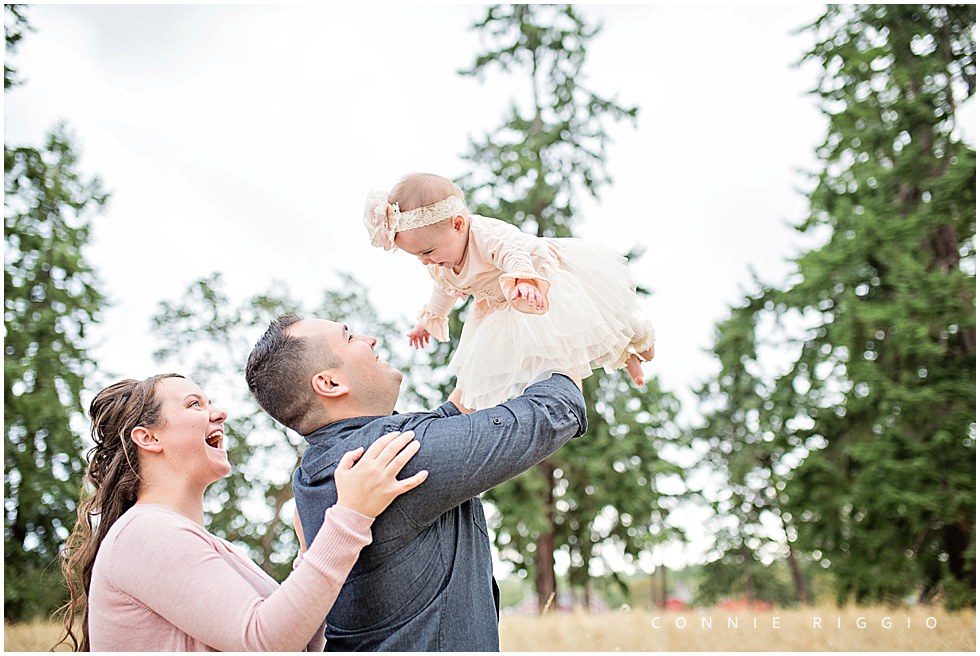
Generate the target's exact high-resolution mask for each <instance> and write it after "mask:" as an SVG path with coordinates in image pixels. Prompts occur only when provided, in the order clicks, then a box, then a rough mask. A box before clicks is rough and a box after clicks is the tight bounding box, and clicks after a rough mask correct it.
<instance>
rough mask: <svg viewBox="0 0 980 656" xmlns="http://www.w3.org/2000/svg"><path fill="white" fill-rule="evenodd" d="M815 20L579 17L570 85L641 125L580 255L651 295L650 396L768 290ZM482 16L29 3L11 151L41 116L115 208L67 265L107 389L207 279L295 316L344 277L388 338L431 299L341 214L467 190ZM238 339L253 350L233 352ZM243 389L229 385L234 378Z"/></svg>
mask: <svg viewBox="0 0 980 656" xmlns="http://www.w3.org/2000/svg"><path fill="white" fill-rule="evenodd" d="M822 7H823V5H818V4H809V5H792V6H786V5H767V6H761V5H745V4H739V5H700V6H679V5H675V6H672V5H609V6H606V5H601V6H600V5H581V6H579V7H578V9H579V12H580V14H581V15H582V16H584V17H585V18H586V19H587V20H588V21H590V22H592V23H595V22H597V21H601V22H602V25H603V29H602V32H601V33H600V34H599V35H598V36H597V37H596V38H595V39H594V40H593V42H592V44H591V46H590V47H589V51H588V61H587V64H586V67H585V73H586V76H585V78H584V80H583V81H584V83H585V84H586V86H588V87H590V88H592V89H593V90H595V91H596V92H598V93H599V94H600V95H604V96H608V97H613V98H615V99H617V100H618V101H619V102H621V103H623V104H625V105H636V106H638V107H639V121H638V124H637V126H636V127H635V128H634V127H632V126H631V125H628V124H625V123H624V124H620V125H618V126H616V127H615V128H613V129H612V135H613V137H614V139H615V142H614V143H613V144H612V146H611V148H609V151H608V160H607V162H608V168H609V171H610V172H611V174H612V176H613V180H614V183H613V184H612V185H611V186H609V187H607V188H605V189H604V190H603V191H602V196H601V199H600V201H599V202H598V203H592V202H587V203H585V204H583V208H584V210H585V212H584V214H583V217H582V219H581V221H580V222H579V224H578V226H579V229H578V233H579V236H582V237H585V238H587V239H591V240H594V241H597V242H600V243H604V244H606V245H607V246H610V247H613V248H616V249H618V250H620V251H626V250H628V249H630V248H632V247H634V246H637V245H639V246H644V247H646V249H647V250H646V254H645V256H644V257H643V258H642V259H641V260H639V261H636V262H635V263H634V264H633V270H634V273H635V276H636V279H637V281H638V282H639V283H640V284H642V285H643V286H645V287H648V288H650V289H652V290H653V292H654V294H653V295H652V296H651V297H649V298H647V299H645V300H644V301H643V306H644V308H645V309H646V310H647V312H648V314H649V316H650V317H651V319H652V320H653V322H654V325H655V326H656V329H657V335H658V340H657V357H656V359H655V360H654V362H652V363H650V364H647V365H645V367H644V370H645V372H646V374H647V376H648V377H651V376H658V377H660V379H661V381H662V383H663V385H664V386H665V387H666V388H667V389H669V390H671V391H674V392H675V393H676V394H678V396H680V397H681V399H682V400H683V401H684V403H685V415H686V416H691V412H692V407H693V406H692V403H691V401H692V397H691V395H690V393H689V391H688V390H689V389H690V387H691V386H693V385H696V384H697V383H698V382H700V381H702V380H704V379H705V378H706V377H707V376H709V375H710V374H711V373H712V372H713V371H715V369H714V365H713V363H712V362H711V361H710V359H709V358H708V357H707V356H706V355H705V353H704V351H705V349H707V348H709V347H710V346H711V343H712V336H713V330H714V324H715V322H717V321H718V320H719V319H722V318H723V317H724V316H725V315H726V312H727V308H728V307H729V306H730V305H731V304H733V303H736V302H737V301H738V300H739V299H740V297H741V295H742V293H743V292H744V291H746V290H747V289H749V288H750V281H751V276H750V270H755V271H757V272H758V273H759V274H760V275H761V276H762V278H763V279H764V280H766V281H768V282H779V281H781V280H783V279H784V278H785V276H786V274H787V273H788V272H789V270H790V267H789V264H788V260H789V259H790V258H791V257H792V256H793V255H794V254H795V253H796V252H797V251H798V249H799V248H800V246H801V244H802V242H801V241H800V239H799V238H798V237H797V236H796V234H795V233H794V231H793V230H792V229H791V228H790V227H789V226H790V224H793V223H797V222H799V221H800V220H801V219H802V218H803V217H804V216H805V214H806V206H807V205H806V199H805V196H804V195H803V193H802V192H803V190H806V189H809V187H810V183H809V181H808V179H807V178H806V176H805V175H804V174H803V173H802V172H801V171H802V170H811V171H812V170H813V169H814V168H815V167H816V160H815V156H814V150H815V148H816V147H817V146H818V145H819V144H820V142H821V141H822V138H823V136H824V133H825V127H826V126H825V121H824V119H823V118H822V117H821V115H820V113H819V111H818V110H817V106H816V100H815V98H814V97H812V96H810V95H809V94H808V91H809V90H810V89H811V88H812V87H813V86H814V84H815V80H816V73H817V70H816V68H815V66H814V65H813V64H809V65H806V66H803V67H801V68H797V67H794V63H795V62H796V61H797V60H798V59H799V58H800V56H801V55H802V53H803V52H804V51H805V50H806V48H807V47H808V46H809V45H810V43H811V37H810V35H809V33H804V34H798V33H796V30H797V29H798V28H800V27H802V26H804V25H806V24H808V23H809V22H811V21H812V20H814V19H815V18H816V17H818V16H819V15H820V13H821V12H822ZM484 13H485V9H484V7H482V6H479V5H456V4H446V5H431V4H430V5H417V6H411V5H408V6H365V5H355V4H353V3H344V4H341V5H335V4H334V5H331V6H329V7H328V6H326V5H324V6H312V5H304V6H284V5H215V4H212V5H207V6H198V5H148V6H144V5H116V4H113V5H105V4H103V5H78V4H73V5H32V6H30V7H28V8H27V16H28V18H29V20H30V22H31V24H32V25H33V26H34V27H35V28H36V31H35V32H33V33H29V34H28V35H27V36H26V37H25V38H24V40H23V41H22V45H21V47H20V49H19V50H18V52H17V54H16V55H15V57H14V59H13V62H14V65H15V66H16V67H17V68H18V69H19V71H20V75H21V77H22V78H23V79H24V80H25V84H24V85H23V86H21V87H19V88H17V89H15V90H13V91H10V92H8V93H6V94H5V109H4V120H5V123H4V133H5V139H6V141H7V143H8V144H18V143H29V144H37V143H39V142H40V140H41V138H42V135H43V134H44V132H45V131H47V130H49V129H50V128H51V127H52V126H53V125H54V124H55V123H56V122H57V121H59V120H64V121H65V122H66V123H67V124H68V126H69V128H70V130H71V131H72V133H73V134H74V135H75V137H76V143H77V146H78V148H79V149H80V151H81V154H82V158H81V168H82V170H83V171H84V172H85V173H86V174H88V175H98V176H99V177H100V178H101V179H102V180H103V181H104V183H105V186H106V187H107V188H108V189H109V190H110V191H111V193H112V197H111V201H110V203H109V206H108V208H107V210H106V211H105V213H104V215H102V216H100V217H98V218H96V219H95V220H94V232H93V241H92V244H91V247H90V248H89V249H88V256H89V260H90V261H91V262H92V263H93V264H94V266H95V268H96V269H97V270H98V273H99V275H100V277H101V280H102V281H103V283H104V290H105V292H106V293H107V294H108V297H109V299H110V301H111V303H112V306H111V308H110V309H109V310H108V311H107V312H106V313H105V315H104V321H103V323H102V325H101V328H99V329H98V331H97V332H96V337H97V339H98V340H99V345H98V347H97V348H96V350H95V355H96V357H97V359H98V360H99V361H100V362H101V364H102V366H103V368H104V369H105V370H106V371H109V372H112V373H113V374H116V375H119V376H126V377H144V376H146V375H149V374H150V373H152V372H155V371H156V370H158V369H159V368H160V367H159V366H158V365H157V364H156V363H154V361H153V360H152V358H151V353H152V351H153V350H154V348H156V347H157V344H156V342H155V341H154V340H152V339H151V338H150V337H149V336H148V333H149V322H150V317H151V316H152V314H153V313H154V312H155V311H156V309H157V305H158V303H159V302H160V301H162V300H176V299H178V298H179V297H180V296H181V294H182V292H183V291H184V290H185V289H186V288H187V286H188V284H189V283H190V282H191V281H193V280H195V279H197V278H200V277H203V276H206V275H208V274H209V273H211V272H212V271H221V272H222V273H223V274H224V277H225V280H226V282H227V289H228V291H229V293H230V294H231V296H232V298H233V299H234V300H235V301H236V302H238V301H240V300H243V299H244V298H246V297H247V296H249V295H251V294H253V293H256V292H260V291H265V290H266V289H268V285H269V282H270V280H272V279H274V278H275V279H279V280H282V281H283V282H285V284H286V285H287V286H288V287H289V289H290V291H291V292H293V294H294V295H295V296H298V297H300V298H304V299H308V301H309V304H311V305H312V304H315V303H317V302H318V301H319V299H320V293H321V290H322V289H324V288H326V287H333V286H334V285H335V284H336V280H337V279H336V272H338V271H346V272H351V273H353V274H354V275H355V276H356V277H358V278H359V279H360V280H362V281H363V282H364V283H365V284H366V285H367V286H368V288H369V289H370V290H371V300H372V301H373V302H374V304H375V305H376V307H378V309H379V311H380V312H381V314H382V316H384V317H386V318H391V319H397V320H400V321H402V323H403V324H404V326H405V329H406V330H408V328H409V327H410V326H411V324H412V321H413V320H412V317H414V314H415V312H416V311H417V310H418V308H419V307H420V306H421V304H422V303H423V302H424V301H425V300H426V299H427V298H428V294H429V279H428V276H427V274H426V272H425V270H424V268H423V267H422V266H420V265H419V264H418V263H417V262H416V261H415V260H414V258H411V257H409V256H407V255H405V254H401V253H395V254H391V253H385V252H383V251H381V250H379V249H374V248H372V247H371V246H370V244H369V242H368V240H367V237H366V234H365V232H364V229H363V228H362V226H361V214H362V208H363V202H364V197H365V195H366V193H367V192H368V191H369V190H370V189H373V188H379V189H388V188H390V187H391V186H392V185H393V184H394V183H395V182H396V181H397V180H398V179H399V178H400V177H401V176H402V175H403V174H405V173H409V172H413V171H429V172H434V173H440V174H443V175H446V176H447V177H457V176H459V175H461V174H463V173H465V171H466V169H465V163H464V162H463V161H462V160H461V159H460V155H461V154H462V153H463V152H464V151H465V150H466V146H467V140H468V138H469V137H477V136H479V135H481V134H483V133H484V132H485V131H487V130H490V129H493V128H494V127H496V126H498V125H500V124H501V123H502V122H503V120H504V117H505V114H506V111H507V108H508V105H509V98H510V97H511V96H513V95H514V94H515V93H523V92H524V89H525V86H526V83H525V81H524V78H523V77H522V76H519V75H518V76H515V77H507V76H505V75H504V74H501V73H499V72H493V73H491V74H490V75H488V76H487V78H486V79H485V80H484V81H482V82H481V81H479V80H477V79H474V78H464V77H462V76H460V75H458V73H457V71H459V70H460V69H463V68H466V67H469V66H470V65H471V64H472V62H473V59H474V56H475V53H477V52H478V51H479V48H480V39H479V34H478V33H477V32H475V31H474V30H471V29H469V27H470V25H471V24H472V23H473V22H475V21H476V20H478V19H480V18H481V17H482V16H483V15H484ZM256 337H258V335H256ZM242 384H243V385H244V381H242Z"/></svg>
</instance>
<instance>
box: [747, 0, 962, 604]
mask: <svg viewBox="0 0 980 656" xmlns="http://www.w3.org/2000/svg"><path fill="white" fill-rule="evenodd" d="M975 25H976V8H975V6H952V5H830V6H829V7H828V9H827V11H826V13H825V14H824V15H823V16H822V17H821V18H820V19H819V20H817V21H816V22H815V23H814V24H813V25H812V26H811V30H812V32H813V33H814V34H815V36H816V45H815V46H814V47H813V48H812V50H811V51H810V52H808V53H807V55H806V56H805V58H804V59H805V60H815V61H818V62H819V63H820V64H821V65H822V67H823V73H822V76H821V78H820V80H819V84H818V87H817V88H816V89H815V94H816V95H817V97H818V98H819V99H820V103H821V108H822V110H823V111H824V113H825V114H826V116H827V119H828V125H829V127H828V135H827V139H826V141H825V142H824V143H823V144H822V145H821V146H820V147H819V149H818V156H819V157H820V160H821V162H822V170H820V171H819V173H818V174H817V175H816V176H815V186H814V189H813V191H812V193H811V194H810V208H811V209H810V215H809V217H808V218H807V219H806V220H805V221H803V222H802V224H801V225H800V226H799V230H800V231H801V232H803V233H805V234H808V235H812V236H815V237H816V236H819V237H821V238H823V239H825V242H824V243H823V245H822V246H820V247H818V248H814V249H813V250H811V251H809V252H806V253H804V254H803V255H801V256H800V257H799V258H797V260H796V264H797V269H798V270H797V272H796V274H795V275H794V276H793V278H792V280H791V284H789V286H788V287H786V288H785V289H768V290H763V291H762V292H761V294H760V295H759V297H758V298H756V299H755V301H752V302H753V303H755V305H754V308H753V309H750V310H747V311H746V312H747V314H749V315H755V316H752V317H751V321H750V323H751V324H752V325H751V326H750V327H745V326H743V330H745V331H747V336H746V337H745V338H744V340H743V343H742V347H744V348H745V353H744V354H743V362H744V366H745V367H746V368H748V367H749V366H754V367H756V369H758V368H759V365H760V362H761V361H762V359H761V358H758V357H757V355H756V354H755V352H754V349H755V347H756V345H758V343H759V340H760V339H761V337H763V334H762V332H761V331H760V330H759V324H760V322H762V321H763V320H764V318H765V316H766V315H770V316H769V319H770V320H772V321H773V322H774V323H775V324H776V325H779V324H782V325H801V326H803V327H802V328H800V330H799V331H797V332H798V333H800V334H801V338H800V340H799V342H798V343H794V342H790V341H787V342H784V345H783V346H784V349H785V350H790V351H791V352H792V353H793V356H792V358H791V359H792V362H791V364H790V366H789V368H788V372H786V373H785V374H783V375H781V376H776V377H775V379H773V378H772V377H770V378H769V380H768V381H767V382H766V384H764V385H760V386H756V387H757V392H756V393H757V394H759V395H760V397H761V398H760V399H759V401H758V402H756V403H755V404H751V403H750V401H749V400H748V399H749V398H750V396H751V394H750V393H749V392H742V393H740V394H739V395H738V396H737V397H733V398H734V400H735V403H736V404H739V403H749V404H750V406H749V407H756V408H762V410H763V411H762V412H761V414H760V417H761V419H760V423H761V425H762V426H763V427H769V426H776V427H777V428H778V430H777V431H776V433H775V434H776V435H777V440H776V444H775V445H774V446H775V447H778V448H784V449H795V450H796V452H797V454H798V457H797V460H798V461H799V464H795V463H793V464H791V466H792V471H791V472H787V473H786V474H785V475H784V479H785V481H784V482H785V486H784V492H783V493H781V494H779V495H778V500H779V505H780V508H781V512H782V514H783V517H785V518H787V519H788V520H789V521H790V522H791V524H792V525H793V526H794V527H795V529H796V531H797V534H798V537H797V547H798V549H799V550H801V551H806V552H807V553H808V554H810V555H812V557H813V558H814V559H815V560H817V561H819V562H820V563H821V564H822V565H823V566H824V567H826V568H828V571H829V572H830V574H831V575H832V576H833V578H834V581H835V583H836V595H837V599H838V601H839V602H844V601H846V600H848V599H851V600H855V601H857V602H859V603H873V602H882V601H884V602H889V603H891V602H897V601H900V600H901V599H902V598H904V597H905V596H906V595H907V594H909V592H911V591H912V590H915V589H918V592H919V597H920V599H922V600H932V599H936V598H941V599H943V600H944V602H945V603H946V604H947V605H949V606H951V607H958V606H963V605H973V604H975V603H976V588H975V572H976V566H975V563H976V555H975V554H976V546H975V545H976V523H975V517H976V470H975V462H976V424H975V409H976V384H975V373H976V153H975V151H974V150H973V148H971V147H969V146H968V145H966V144H965V143H963V142H962V141H961V140H960V139H959V138H958V136H957V130H956V111H957V109H958V107H959V106H960V105H961V104H962V103H963V102H964V101H965V100H967V99H968V98H970V97H972V96H973V94H974V92H975V86H976V44H975V37H974V30H975ZM743 321H747V319H745V318H744V317H743ZM728 352H729V353H731V351H730V350H729V351H728ZM736 444H737V445H738V446H740V447H741V448H742V449H743V450H744V449H745V448H751V447H750V446H749V440H747V439H741V441H740V442H739V441H736ZM728 462H729V464H731V463H732V462H733V459H732V458H728Z"/></svg>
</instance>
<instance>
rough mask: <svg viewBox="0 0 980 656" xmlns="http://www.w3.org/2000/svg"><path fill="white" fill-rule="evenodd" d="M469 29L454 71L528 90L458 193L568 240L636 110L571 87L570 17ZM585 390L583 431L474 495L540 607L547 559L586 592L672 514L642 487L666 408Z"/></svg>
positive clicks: (474, 146)
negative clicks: (468, 46) (591, 575)
mask: <svg viewBox="0 0 980 656" xmlns="http://www.w3.org/2000/svg"><path fill="white" fill-rule="evenodd" d="M474 28H475V29H478V30H481V34H483V35H486V36H487V38H488V40H489V41H491V42H492V45H491V46H489V48H488V49H487V50H486V51H485V52H483V53H481V54H479V55H478V56H477V58H476V61H475V63H474V65H473V67H472V68H471V69H469V70H467V71H464V72H463V73H464V74H466V75H483V74H484V73H485V72H486V71H487V69H489V68H490V67H492V66H497V67H499V68H501V69H503V70H505V71H511V72H513V73H515V74H521V75H523V76H525V77H524V80H525V81H526V83H527V85H528V86H527V92H528V93H527V95H526V97H525V98H523V99H521V100H515V101H514V102H513V103H512V106H511V108H510V110H509V114H510V116H509V118H508V119H507V120H506V121H505V123H504V124H503V125H502V126H501V127H500V128H499V129H497V130H495V131H493V132H491V133H490V134H487V135H486V136H485V137H483V138H482V139H480V140H479V141H471V143H470V146H469V152H468V153H467V154H466V155H465V157H466V159H467V160H468V161H470V162H471V163H472V165H473V168H472V169H471V170H470V172H469V174H468V175H466V176H465V177H463V178H462V179H461V180H459V183H460V186H461V187H462V188H463V190H464V191H465V192H466V193H467V197H468V198H469V199H470V207H471V209H472V210H473V211H475V212H476V213H478V214H485V215H487V216H494V217H498V218H501V219H504V220H507V221H510V222H512V223H514V224H515V225H517V226H518V227H519V228H521V229H523V230H525V231H528V232H532V233H534V234H537V235H538V236H556V237H567V236H571V234H572V227H573V223H574V221H575V219H576V218H577V209H576V199H577V198H579V197H580V194H583V193H587V194H590V195H592V196H593V197H598V192H599V190H600V189H601V187H602V186H603V185H605V184H607V183H609V182H610V180H609V176H608V175H607V173H606V171H605V168H604V164H605V147H606V144H607V142H608V140H609V137H608V133H607V128H606V125H607V123H608V122H609V121H618V120H622V119H629V120H635V117H636V113H637V110H636V108H627V107H624V106H622V105H620V104H618V103H617V102H616V101H615V100H610V99H605V98H602V97H601V96H599V95H597V94H596V93H594V92H592V91H590V90H589V89H588V88H586V86H585V85H584V81H583V77H584V76H583V74H582V66H583V64H584V61H585V57H586V46H587V44H588V43H589V41H590V40H591V39H592V38H593V37H594V36H595V34H596V33H597V32H598V30H597V29H593V28H591V27H589V26H588V25H586V23H585V22H584V21H583V20H582V18H581V17H580V16H579V15H578V13H577V12H576V11H575V9H574V7H573V6H571V5H494V6H491V7H489V8H488V10H487V14H486V17H485V18H484V19H483V20H482V21H480V22H478V23H477V24H476V25H474ZM525 100H526V102H525ZM522 104H523V105H524V106H523V107H522ZM467 309H468V305H464V306H463V307H461V308H459V309H457V310H456V311H455V312H454V313H453V314H452V315H451V317H450V328H451V334H452V335H453V339H452V341H450V342H449V343H447V344H440V345H438V347H437V348H436V350H435V351H434V353H433V356H432V362H433V365H434V366H442V365H444V364H445V363H446V362H447V361H448V358H449V356H450V354H451V353H452V351H453V350H454V349H455V347H456V339H457V337H458V335H459V329H460V325H461V323H460V321H461V319H460V318H461V317H462V316H464V313H465V312H466V311H467ZM447 391H448V389H444V390H443V393H446V392H447ZM585 393H586V403H587V406H588V407H589V424H590V429H589V432H588V434H587V435H585V436H584V437H582V438H581V439H579V440H574V441H573V442H572V443H571V444H569V445H567V446H565V447H563V448H562V450H561V451H559V452H558V453H557V454H555V455H553V456H552V457H550V458H548V459H546V460H545V461H544V462H542V463H541V464H540V465H539V466H538V467H536V468H535V469H532V470H531V471H529V472H526V473H525V474H523V475H522V476H519V477H517V478H516V479H514V480H512V481H509V482H508V483H505V484H504V485H501V486H498V487H497V488H495V489H493V490H491V491H490V492H488V493H487V495H486V498H487V499H488V500H490V501H492V502H493V504H494V505H495V507H496V510H497V511H496V512H491V513H490V516H489V520H490V523H491V525H492V527H493V528H494V530H495V540H496V544H497V546H498V548H499V549H500V554H501V557H502V558H503V559H505V560H508V561H510V562H512V563H514V564H516V565H517V568H518V571H519V572H522V573H527V574H531V575H533V576H534V578H535V589H536V591H537V595H538V603H539V606H540V607H541V608H544V607H545V605H546V604H547V603H548V602H549V600H550V599H551V598H552V596H553V595H554V594H555V593H556V579H555V571H554V562H555V561H554V555H555V552H556V551H557V550H562V551H565V552H566V554H567V556H568V558H569V561H570V562H571V571H570V575H571V578H572V579H573V581H574V582H575V584H576V585H577V586H578V587H580V588H583V589H584V590H585V592H586V594H588V572H589V567H590V565H591V566H595V564H597V563H602V562H603V561H602V559H603V552H602V549H601V547H602V546H603V545H606V546H609V545H614V546H615V548H616V549H619V550H621V551H622V552H624V553H625V554H627V556H632V555H635V554H637V553H638V552H639V551H640V550H641V549H642V548H644V547H645V546H648V545H649V544H650V543H651V542H652V541H654V540H660V539H664V538H665V537H666V535H667V530H666V527H665V526H664V518H665V517H666V515H667V513H668V512H669V509H670V508H671V507H672V506H671V502H670V500H668V499H666V498H665V497H664V496H663V495H660V494H659V493H658V492H657V489H656V483H657V479H658V477H659V476H662V475H667V474H670V473H676V472H677V469H676V467H674V466H673V465H671V464H670V463H667V462H666V461H664V460H663V459H662V458H661V456H660V452H661V450H662V448H663V447H664V445H665V444H666V443H667V442H669V441H670V440H672V439H674V438H675V437H676V428H675V427H674V417H675V416H676V413H677V408H678V403H677V401H676V399H675V398H674V397H672V396H671V395H670V394H667V393H665V392H663V391H662V390H661V389H660V388H659V385H658V384H657V383H656V382H653V383H651V384H649V385H647V386H646V388H645V389H642V390H636V389H634V388H632V386H631V385H630V384H629V382H628V380H627V379H626V377H625V375H615V376H609V375H605V374H603V373H601V372H597V373H596V374H594V375H593V376H592V377H590V378H588V379H586V381H585ZM651 527H653V528H651ZM607 569H608V568H607Z"/></svg>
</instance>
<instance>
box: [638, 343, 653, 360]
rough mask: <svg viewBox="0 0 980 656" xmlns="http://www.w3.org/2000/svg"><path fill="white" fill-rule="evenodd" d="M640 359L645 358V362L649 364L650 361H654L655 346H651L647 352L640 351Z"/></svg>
mask: <svg viewBox="0 0 980 656" xmlns="http://www.w3.org/2000/svg"><path fill="white" fill-rule="evenodd" d="M640 357H641V358H643V359H644V360H646V361H647V362H649V361H650V360H652V359H653V346H652V345H651V346H650V348H648V349H647V350H645V351H640Z"/></svg>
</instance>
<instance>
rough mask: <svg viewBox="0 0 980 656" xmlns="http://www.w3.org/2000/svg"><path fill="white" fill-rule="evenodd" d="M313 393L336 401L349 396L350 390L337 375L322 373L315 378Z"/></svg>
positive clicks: (327, 372)
mask: <svg viewBox="0 0 980 656" xmlns="http://www.w3.org/2000/svg"><path fill="white" fill-rule="evenodd" d="M312 382H313V391H314V392H316V393H317V394H318V395H320V396H325V397H327V398H330V399H335V398H338V397H341V396H343V395H344V394H347V392H349V391H350V388H349V387H347V385H346V383H344V382H343V381H342V380H340V379H339V378H338V377H337V375H336V374H335V373H331V372H330V371H320V372H318V373H317V374H316V375H314V376H313V381H312Z"/></svg>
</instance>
